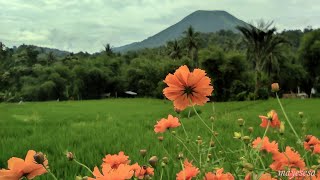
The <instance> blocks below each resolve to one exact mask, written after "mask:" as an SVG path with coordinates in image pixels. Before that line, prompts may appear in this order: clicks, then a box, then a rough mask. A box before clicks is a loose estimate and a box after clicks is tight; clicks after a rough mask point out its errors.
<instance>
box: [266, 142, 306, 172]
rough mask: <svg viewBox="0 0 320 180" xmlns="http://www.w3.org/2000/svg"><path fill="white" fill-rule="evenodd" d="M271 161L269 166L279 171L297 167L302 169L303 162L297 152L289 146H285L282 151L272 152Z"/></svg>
mask: <svg viewBox="0 0 320 180" xmlns="http://www.w3.org/2000/svg"><path fill="white" fill-rule="evenodd" d="M272 159H273V160H274V161H273V163H272V164H271V165H270V168H271V169H273V170H275V171H279V170H284V169H285V168H286V167H288V168H299V169H304V168H305V163H304V161H303V159H302V158H301V156H300V154H299V153H298V152H295V151H293V150H292V149H291V147H289V146H287V147H286V151H285V152H282V153H275V154H273V157H272Z"/></svg>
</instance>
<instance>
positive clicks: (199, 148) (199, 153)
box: [198, 143, 201, 168]
mask: <svg viewBox="0 0 320 180" xmlns="http://www.w3.org/2000/svg"><path fill="white" fill-rule="evenodd" d="M198 153H199V167H200V168H201V153H200V144H199V143H198Z"/></svg>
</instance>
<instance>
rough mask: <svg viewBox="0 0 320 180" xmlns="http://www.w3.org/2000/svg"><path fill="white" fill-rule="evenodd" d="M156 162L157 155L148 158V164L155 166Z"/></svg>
mask: <svg viewBox="0 0 320 180" xmlns="http://www.w3.org/2000/svg"><path fill="white" fill-rule="evenodd" d="M157 162H158V157H157V156H152V157H151V158H150V159H149V164H150V165H151V166H152V167H153V168H154V167H156V165H157Z"/></svg>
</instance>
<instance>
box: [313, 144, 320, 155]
mask: <svg viewBox="0 0 320 180" xmlns="http://www.w3.org/2000/svg"><path fill="white" fill-rule="evenodd" d="M313 154H320V144H316V145H315V146H314V148H313Z"/></svg>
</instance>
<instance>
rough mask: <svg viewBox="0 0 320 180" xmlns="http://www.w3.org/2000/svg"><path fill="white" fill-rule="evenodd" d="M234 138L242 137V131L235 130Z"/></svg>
mask: <svg viewBox="0 0 320 180" xmlns="http://www.w3.org/2000/svg"><path fill="white" fill-rule="evenodd" d="M233 135H234V136H233V138H235V139H241V133H239V132H234V133H233Z"/></svg>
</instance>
